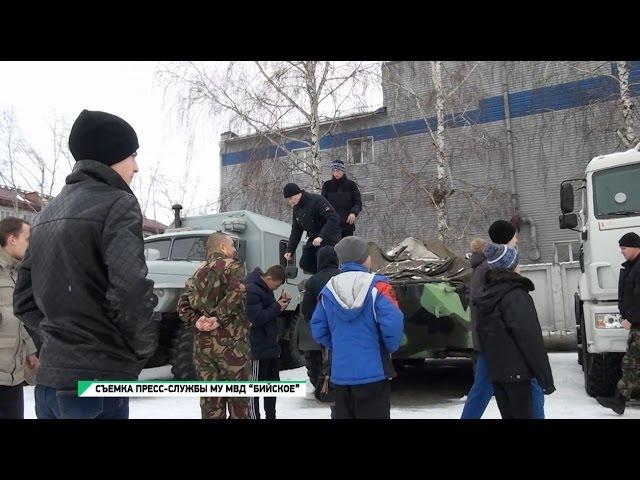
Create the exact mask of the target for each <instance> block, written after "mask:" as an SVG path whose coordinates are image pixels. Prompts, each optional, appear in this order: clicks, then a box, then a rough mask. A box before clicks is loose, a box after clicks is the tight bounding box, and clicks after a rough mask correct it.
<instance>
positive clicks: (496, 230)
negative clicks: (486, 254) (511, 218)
mask: <svg viewBox="0 0 640 480" xmlns="http://www.w3.org/2000/svg"><path fill="white" fill-rule="evenodd" d="M515 234H516V228H515V227H514V226H513V225H512V224H511V222H507V221H506V220H496V221H495V222H493V223H492V224H491V226H490V227H489V238H491V241H492V242H493V243H503V244H504V243H509V242H510V241H511V239H512V238H513V236H514V235H515Z"/></svg>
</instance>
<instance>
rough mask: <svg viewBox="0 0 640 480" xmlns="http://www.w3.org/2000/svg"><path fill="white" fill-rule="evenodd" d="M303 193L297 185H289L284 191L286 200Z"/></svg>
mask: <svg viewBox="0 0 640 480" xmlns="http://www.w3.org/2000/svg"><path fill="white" fill-rule="evenodd" d="M301 192H302V190H300V187H299V186H298V185H296V184H295V183H287V184H286V185H285V186H284V188H283V189H282V194H283V195H284V198H289V197H293V196H294V195H297V194H298V193H301Z"/></svg>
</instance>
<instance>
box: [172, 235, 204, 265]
mask: <svg viewBox="0 0 640 480" xmlns="http://www.w3.org/2000/svg"><path fill="white" fill-rule="evenodd" d="M206 259H207V237H186V238H176V239H175V240H174V241H173V249H171V260H188V261H190V262H204V261H205V260H206Z"/></svg>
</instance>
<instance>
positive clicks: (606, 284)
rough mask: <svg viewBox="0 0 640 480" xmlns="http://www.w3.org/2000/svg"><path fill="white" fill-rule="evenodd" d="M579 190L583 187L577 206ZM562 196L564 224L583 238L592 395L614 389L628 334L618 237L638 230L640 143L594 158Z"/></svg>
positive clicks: (585, 358)
mask: <svg viewBox="0 0 640 480" xmlns="http://www.w3.org/2000/svg"><path fill="white" fill-rule="evenodd" d="M575 192H579V193H580V208H579V210H578V211H574V208H575V206H574V193H575ZM560 198H561V210H562V214H561V215H560V219H559V223H560V228H561V229H570V230H574V231H576V232H577V233H578V234H579V238H580V242H581V248H580V267H581V271H582V275H581V277H580V282H579V286H578V291H577V292H575V314H576V327H577V328H576V332H577V338H578V361H579V363H580V364H581V365H582V369H583V371H584V377H585V389H586V391H587V393H588V394H589V395H591V396H598V395H611V394H612V393H613V391H614V389H615V385H616V383H617V381H618V379H619V378H620V362H621V360H622V356H623V355H624V352H625V350H626V346H627V337H628V332H627V331H626V330H625V329H623V328H622V323H621V322H622V319H621V318H620V314H619V311H618V276H619V272H620V265H621V264H622V263H623V262H624V257H623V256H622V254H621V253H620V249H619V247H618V240H619V239H620V237H622V236H623V235H624V234H625V233H628V232H632V231H636V232H637V231H639V230H640V144H639V145H638V146H636V147H635V148H633V149H630V150H628V151H625V152H618V153H613V154H610V155H600V156H598V157H595V158H594V159H592V160H591V161H590V162H589V164H588V165H587V167H586V170H585V177H584V178H581V179H570V180H565V181H564V182H562V184H561V187H560Z"/></svg>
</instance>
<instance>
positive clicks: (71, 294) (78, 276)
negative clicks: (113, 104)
mask: <svg viewBox="0 0 640 480" xmlns="http://www.w3.org/2000/svg"><path fill="white" fill-rule="evenodd" d="M69 149H70V150H71V153H72V154H73V157H74V158H75V160H76V164H75V166H74V168H73V171H72V173H71V174H70V175H69V176H68V177H67V179H66V185H65V187H64V188H63V189H62V191H61V192H60V194H59V195H58V196H57V197H56V198H55V199H53V200H52V201H51V202H50V203H49V204H48V205H47V206H46V207H45V208H44V209H43V210H42V212H41V213H40V214H39V215H38V216H37V217H36V219H35V221H34V223H33V226H32V228H31V239H30V240H31V241H30V246H29V250H28V251H27V254H26V256H25V259H24V262H23V264H22V266H21V268H20V271H19V274H18V280H17V282H16V288H15V292H14V310H15V313H16V315H17V316H18V317H19V318H20V319H21V320H22V321H23V322H24V323H25V324H26V325H27V326H28V327H29V328H32V329H34V330H37V331H38V333H39V334H40V336H41V338H42V342H43V344H42V348H41V351H40V370H39V372H38V375H37V378H36V381H37V384H38V385H37V386H36V390H35V396H36V415H37V416H38V418H128V416H129V403H128V399H127V398H113V397H107V398H96V397H78V396H77V382H78V380H137V379H138V375H139V373H140V371H141V370H142V367H143V366H144V364H145V363H146V361H147V359H148V358H149V357H151V355H152V354H153V353H154V351H155V349H156V346H157V328H156V325H155V322H154V321H153V319H152V313H153V308H154V306H155V305H156V303H157V298H156V296H155V295H154V294H153V282H152V281H151V280H148V279H147V278H146V275H147V266H146V263H145V258H144V243H143V237H142V213H141V211H140V205H139V204H138V201H137V199H136V197H135V196H134V194H133V192H132V191H131V189H130V188H129V185H130V184H131V182H132V180H133V176H134V175H135V174H136V173H137V172H138V166H137V164H136V159H135V156H136V150H137V149H138V137H137V135H136V133H135V131H134V130H133V128H132V127H131V125H129V124H128V123H127V122H125V121H124V120H122V119H121V118H119V117H116V116H115V115H111V114H108V113H104V112H98V111H87V110H83V111H82V113H80V115H79V116H78V118H77V119H76V121H75V122H74V124H73V127H72V128H71V133H70V135H69Z"/></svg>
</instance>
